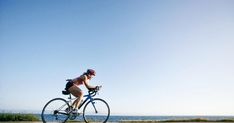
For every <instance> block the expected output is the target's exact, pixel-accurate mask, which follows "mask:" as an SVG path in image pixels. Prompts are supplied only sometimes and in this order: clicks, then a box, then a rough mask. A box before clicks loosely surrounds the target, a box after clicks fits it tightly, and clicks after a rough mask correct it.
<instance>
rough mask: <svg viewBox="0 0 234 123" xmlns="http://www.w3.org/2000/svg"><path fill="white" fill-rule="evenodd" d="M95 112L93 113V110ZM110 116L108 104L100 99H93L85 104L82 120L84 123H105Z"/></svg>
mask: <svg viewBox="0 0 234 123" xmlns="http://www.w3.org/2000/svg"><path fill="white" fill-rule="evenodd" d="M94 107H95V108H96V110H97V112H96V111H95V108H94ZM109 116H110V108H109V105H108V103H107V102H106V101H105V100H103V99H100V98H94V99H93V100H91V101H89V102H88V103H86V105H85V107H84V109H83V118H84V121H85V122H86V123H90V122H101V123H106V122H107V120H108V119H109Z"/></svg>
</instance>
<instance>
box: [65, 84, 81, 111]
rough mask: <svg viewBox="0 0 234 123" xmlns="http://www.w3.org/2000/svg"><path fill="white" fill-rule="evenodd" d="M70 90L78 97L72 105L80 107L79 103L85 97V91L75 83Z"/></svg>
mask: <svg viewBox="0 0 234 123" xmlns="http://www.w3.org/2000/svg"><path fill="white" fill-rule="evenodd" d="M68 90H69V91H70V92H71V94H72V95H73V96H75V97H76V98H77V99H76V100H75V101H74V102H73V104H72V106H73V108H75V109H78V107H79V105H80V103H81V100H82V98H83V92H82V90H81V89H80V88H79V87H77V86H75V85H73V86H72V87H70V88H69V89H68Z"/></svg>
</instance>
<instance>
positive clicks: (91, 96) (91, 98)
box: [67, 92, 96, 110]
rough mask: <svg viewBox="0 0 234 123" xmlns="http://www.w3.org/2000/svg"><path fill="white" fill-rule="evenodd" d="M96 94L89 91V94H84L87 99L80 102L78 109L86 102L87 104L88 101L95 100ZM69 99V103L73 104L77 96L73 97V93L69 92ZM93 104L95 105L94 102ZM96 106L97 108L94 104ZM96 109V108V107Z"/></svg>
mask: <svg viewBox="0 0 234 123" xmlns="http://www.w3.org/2000/svg"><path fill="white" fill-rule="evenodd" d="M95 95H96V93H95ZM95 95H92V93H90V92H88V94H87V95H84V96H83V97H84V98H85V99H84V101H82V102H81V104H80V106H79V107H78V109H80V108H81V107H82V106H83V105H84V104H86V102H88V101H93V97H94V96H95ZM68 99H69V100H68V101H67V102H68V103H69V105H70V106H71V105H72V102H73V100H76V99H77V98H72V97H71V94H69V97H68ZM92 104H93V103H92ZM93 106H94V104H93ZM94 108H95V106H94ZM95 110H96V108H95Z"/></svg>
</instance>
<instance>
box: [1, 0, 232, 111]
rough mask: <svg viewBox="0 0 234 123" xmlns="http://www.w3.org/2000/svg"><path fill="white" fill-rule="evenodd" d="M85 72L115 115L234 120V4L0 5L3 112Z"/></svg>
mask: <svg viewBox="0 0 234 123" xmlns="http://www.w3.org/2000/svg"><path fill="white" fill-rule="evenodd" d="M87 68H92V69H95V70H96V71H97V76H96V77H95V78H93V80H92V81H91V84H93V85H102V86H103V88H102V90H101V91H100V94H99V97H102V98H104V99H105V100H106V101H107V102H108V103H109V105H110V107H111V113H112V114H121V115H126V114H127V115H234V110H233V109H234V98H233V97H234V1H233V0H115V1H114V0H96V1H95V0H94V1H86V0H80V1H79V0H50V1H48V0H0V94H1V96H0V110H5V111H34V110H39V111H40V110H41V109H42V108H43V106H44V104H45V103H46V102H47V101H49V100H50V99H52V98H55V97H65V96H63V95H62V94H61V90H62V89H64V86H65V83H66V82H65V79H67V78H74V77H77V76H79V75H81V74H82V73H83V72H84V71H86V69H87ZM82 89H83V90H85V88H84V87H82Z"/></svg>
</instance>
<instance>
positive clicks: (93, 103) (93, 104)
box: [91, 100, 98, 114]
mask: <svg viewBox="0 0 234 123" xmlns="http://www.w3.org/2000/svg"><path fill="white" fill-rule="evenodd" d="M91 103H92V106H93V108H94V110H95V113H96V114H97V113H98V111H97V109H96V107H95V102H94V101H93V100H91Z"/></svg>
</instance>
